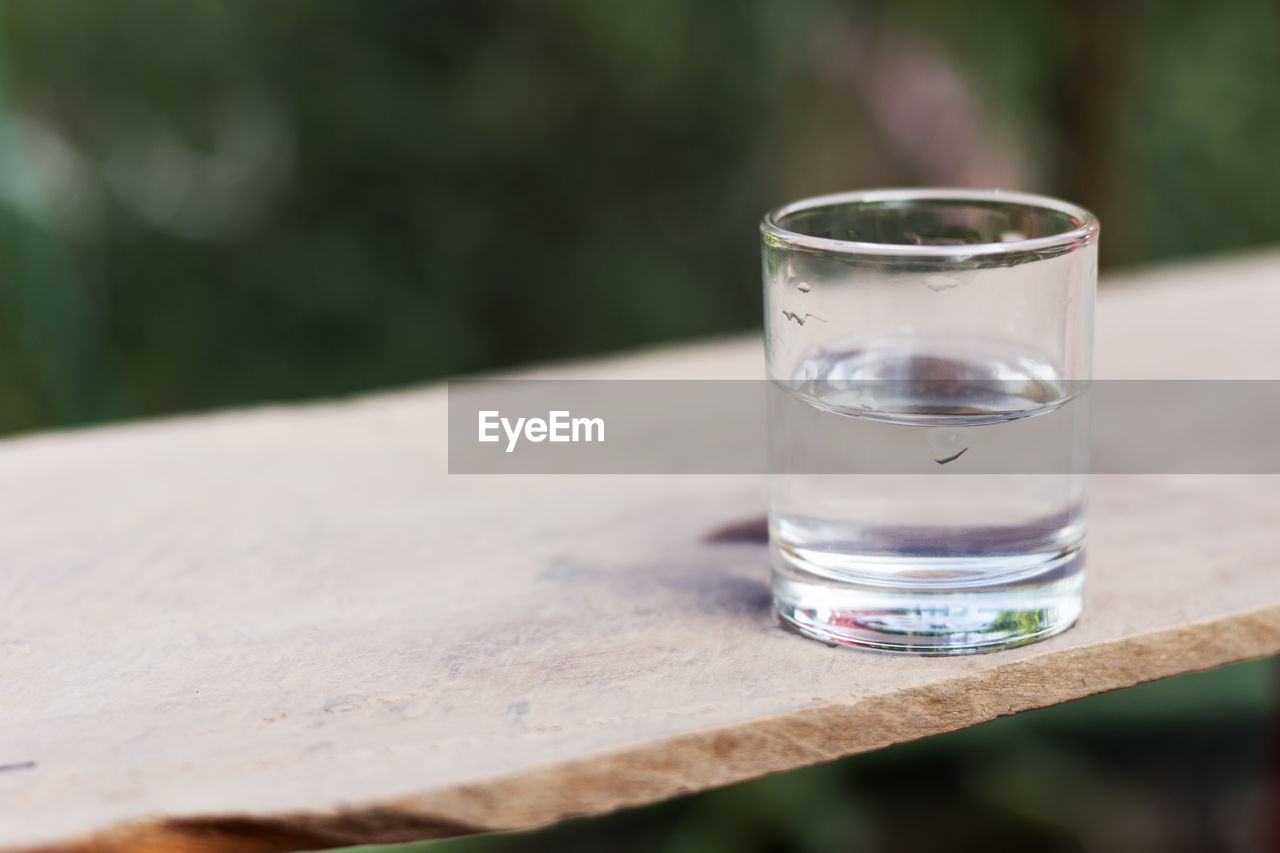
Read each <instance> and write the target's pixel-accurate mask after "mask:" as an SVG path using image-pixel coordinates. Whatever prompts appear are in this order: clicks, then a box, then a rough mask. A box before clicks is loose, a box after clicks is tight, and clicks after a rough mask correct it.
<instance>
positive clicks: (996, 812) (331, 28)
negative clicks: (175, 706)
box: [0, 0, 1280, 853]
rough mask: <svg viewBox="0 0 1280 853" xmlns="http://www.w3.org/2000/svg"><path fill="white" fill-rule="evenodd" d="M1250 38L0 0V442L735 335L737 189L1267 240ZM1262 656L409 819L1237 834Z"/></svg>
mask: <svg viewBox="0 0 1280 853" xmlns="http://www.w3.org/2000/svg"><path fill="white" fill-rule="evenodd" d="M1278 33H1280V22H1278V20H1277V9H1276V6H1275V4H1274V3H1272V2H1270V0H1220V2H1216V3H1198V4H1192V3H1176V4H1171V3H1167V2H1158V0H1131V1H1130V2H1126V0H1120V2H1110V3H1109V2H1104V0H1076V2H1071V3H1018V2H1012V1H1011V0H1001V2H996V0H969V2H965V3H951V2H940V0H939V2H924V0H902V1H901V2H891V3H890V2H885V3H876V2H836V0H789V2H782V0H769V2H765V0H737V1H736V2H728V0H720V1H719V2H712V0H701V2H696V3H695V2H692V0H631V2H617V0H607V2H601V1H600V0H539V1H536V2H535V0H526V1H525V2H514V0H513V2H478V0H466V1H465V2H463V1H462V0H459V1H458V2H445V0H440V2H430V0H424V1H423V2H406V0H377V2H369V0H366V2H356V0H258V2H248V0H240V2H233V0H185V2H181V3H176V2H171V0H131V2H129V3H88V2H83V0H8V2H6V3H5V4H4V5H3V6H0V432H3V433H11V432H16V431H23V430H32V429H38V428H47V427H56V426H67V425H74V424H83V423H92V422H99V421H104V420H111V419H119V418H132V417H140V416H147V415H154V414H160V413H167V412H175V411H190V410H199V409H204V408H210V407H219V406H229V405H241V404H251V403H255V402H260V401H272V400H290V399H303V398H311V397H317V396H326V395H337V394H346V393H352V392H357V391H363V390H368V389H373V388H381V387H391V386H399V385H405V384H411V383H416V382H422V381H426V380H430V379H434V378H439V377H443V376H448V375H457V374H462V373H467V372H471V371H477V370H483V369H486V368H494V367H500V366H508V365H515V364H519V363H522V362H527V361H531V360H544V359H554V358H561V357H566V356H574V355H584V354H591V353H602V352H608V351H613V350H618V349H622V348H627V347H634V346H638V345H644V344H649V343H654V342H659V341H668V340H678V339H689V338H695V337H699V336H705V335H709V334H716V333H723V332H728V331H731V330H747V329H753V328H756V327H758V324H759V314H760V303H759V293H758V290H759V283H758V282H759V279H758V269H757V265H758V250H757V240H758V235H757V232H756V224H757V222H758V220H759V217H760V215H761V214H762V213H763V211H764V210H766V209H767V208H770V207H773V206H776V205H778V204H781V203H783V202H785V201H788V200H791V199H794V198H798V197H802V196H806V195H813V194H817V193H824V192H831V191H836V190H840V189H850V188H856V187H871V186H894V185H912V184H915V185H978V186H1003V187H1007V188H1016V189H1025V190H1032V191H1042V192H1048V193H1052V194H1055V195H1060V196H1063V197H1066V198H1069V199H1071V200H1073V201H1076V202H1079V203H1081V204H1084V205H1086V206H1088V207H1091V208H1093V209H1094V210H1095V211H1096V212H1097V213H1098V214H1099V215H1100V217H1101V219H1102V222H1103V228H1104V234H1105V236H1104V239H1103V241H1102V247H1103V248H1102V252H1103V255H1102V260H1103V264H1104V273H1105V271H1106V270H1107V269H1115V268H1117V267H1119V266H1123V265H1132V264H1141V263H1148V262H1154V261H1176V260H1178V259H1183V258H1192V257H1196V256H1200V255H1204V254H1207V253H1214V252H1231V251H1238V250H1244V249H1248V248H1251V247H1261V246H1267V245H1271V246H1275V245H1277V244H1280V48H1278V46H1277V42H1278V38H1277V35H1278ZM1262 667H1263V665H1261V664H1254V665H1250V666H1249V667H1244V668H1235V669H1228V670H1223V671H1220V672H1217V673H1210V674H1207V675H1193V676H1186V677H1184V678H1180V679H1175V680H1173V681H1171V682H1168V683H1167V684H1163V685H1155V686H1152V687H1148V688H1139V689H1136V690H1132V691H1126V692H1123V693H1119V694H1115V695H1114V696H1108V697H1101V698H1099V699H1096V700H1087V701H1086V702H1082V703H1076V704H1074V705H1069V706H1066V707H1064V708H1061V709H1052V710H1049V711H1044V712H1038V713H1036V714H1031V715H1027V716H1025V717H1017V718H1013V719H1011V720H1004V721H997V722H996V723H993V724H990V725H989V726H985V727H980V728H979V729H975V730H973V731H971V732H962V733H957V734H955V735H949V736H945V737H942V738H935V739H931V740H928V741H925V742H922V743H920V744H911V745H904V746H901V747H895V748H892V749H890V750H886V751H883V752H881V753H875V754H872V755H868V756H862V757H855V758H852V759H849V760H846V761H842V762H837V763H834V764H831V765H827V766H825V767H820V768H814V769H810V770H805V771H798V772H797V773H793V774H786V775H784V776H780V777H775V778H771V779H765V780H760V781H758V782H753V783H749V784H747V785H743V786H736V787H734V788H730V789H727V790H725V791H719V792H711V793H708V794H704V795H701V796H697V797H689V798H684V799H681V800H678V801H675V802H672V803H669V804H664V805H660V806H655V807H652V808H649V809H642V810H636V811H631V812H626V813H623V814H621V815H618V816H615V817H609V818H602V819H599V820H592V821H580V822H572V823H569V824H566V825H564V826H561V827H557V828H554V829H550V830H546V831H544V832H541V833H535V834H533V835H522V836H513V837H499V838H490V839H478V840H469V841H467V840H464V841H459V842H445V843H442V844H440V845H433V846H432V847H430V848H429V849H432V850H435V849H437V848H438V849H439V851H440V853H445V851H450V853H452V851H454V850H457V851H464V850H465V851H497V850H512V851H514V850H521V851H523V850H531V849H560V850H584V851H585V850H648V849H660V850H667V851H695V850H699V851H700V850H706V851H717V850H725V851H730V850H736V851H748V852H749V853H750V852H751V851H760V853H763V851H772V850H791V849H797V850H826V849H857V850H887V849H896V850H903V851H917V850H919V851H924V850H938V849H948V850H958V851H967V850H1042V851H1058V850H1081V851H1111V850H1116V851H1119V850H1125V851H1133V850H1153V851H1157V850H1158V851H1178V850H1186V851H1212V850H1249V849H1259V848H1257V847H1255V846H1252V845H1253V844H1254V843H1255V842H1251V841H1249V840H1248V839H1250V838H1254V839H1256V835H1253V834H1251V833H1252V832H1253V830H1254V829H1256V824H1257V823H1258V821H1259V820H1260V817H1259V816H1260V815H1263V814H1264V813H1265V812H1266V806H1267V803H1268V802H1270V801H1269V800H1267V799H1266V798H1267V797H1268V796H1271V797H1274V790H1273V787H1274V786H1275V784H1277V783H1276V782H1275V779H1273V778H1271V777H1269V776H1267V775H1266V773H1265V772H1264V771H1265V762H1264V761H1263V756H1262V754H1261V753H1262V750H1263V749H1264V746H1266V745H1267V744H1271V743H1272V739H1273V738H1274V734H1272V735H1270V736H1268V735H1266V734H1265V732H1266V730H1267V726H1268V723H1267V719H1268V713H1269V711H1268V708H1269V707H1270V696H1269V695H1268V693H1267V689H1266V685H1267V684H1269V680H1268V679H1266V678H1265V671H1264V669H1263V668H1262ZM1144 691H1145V692H1144ZM1089 703H1092V704H1089ZM1273 747H1274V745H1272V747H1268V748H1273ZM1274 763H1275V762H1274V761H1272V764H1274ZM1273 775H1274V774H1273ZM1268 780H1270V781H1268ZM1268 786H1272V787H1268Z"/></svg>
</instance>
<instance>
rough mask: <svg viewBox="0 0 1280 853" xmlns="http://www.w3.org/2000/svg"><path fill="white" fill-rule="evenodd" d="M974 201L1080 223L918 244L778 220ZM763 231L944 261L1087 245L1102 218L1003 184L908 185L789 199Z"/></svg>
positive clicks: (792, 243)
mask: <svg viewBox="0 0 1280 853" xmlns="http://www.w3.org/2000/svg"><path fill="white" fill-rule="evenodd" d="M929 201H949V202H954V201H969V202H975V203H980V204H990V203H992V202H996V203H999V204H1003V205H1006V206H1008V207H1012V208H1031V209H1034V210H1040V211H1051V212H1053V213H1060V214H1062V215H1064V216H1066V217H1068V218H1069V219H1071V220H1072V221H1073V222H1074V223H1076V225H1075V227H1074V228H1072V229H1070V230H1068V231H1062V232H1059V233H1057V234H1048V235H1045V236H1043V237H1028V238H1024V239H1020V240H1009V241H1007V242H1000V243H960V244H915V243H873V242H865V241H859V240H837V239H834V238H831V237H814V236H812V235H809V234H801V233H800V232H798V231H792V230H790V229H788V228H784V227H783V226H782V225H780V224H779V222H780V221H781V220H782V219H784V218H785V217H787V216H790V215H792V214H795V213H800V212H802V211H806V210H813V209H815V208H820V207H836V206H857V205H870V204H882V203H885V202H929ZM760 233H761V234H762V235H764V236H765V238H766V239H770V238H771V240H772V241H773V243H774V244H775V245H778V246H782V247H787V248H795V249H808V250H811V251H823V252H836V253H840V254H847V255H863V256H872V257H874V256H880V257H898V258H917V259H931V260H939V261H953V262H954V261H965V260H969V259H972V258H980V257H984V256H1007V255H1021V254H1041V253H1043V254H1048V255H1050V256H1054V255H1059V254H1062V253H1063V252H1065V251H1070V250H1072V249H1075V248H1079V247H1082V246H1086V245H1088V244H1090V243H1092V242H1093V241H1094V240H1096V239H1097V236H1098V219H1097V217H1096V216H1094V215H1093V214H1092V213H1090V212H1089V211H1088V210H1086V209H1085V208H1083V207H1080V206H1079V205H1076V204H1071V203H1070V202H1066V201H1062V200H1061V199H1056V198H1053V197H1051V196H1045V195H1036V194H1035V193H1024V192H1014V191H1012V190H1002V189H959V188H954V187H912V188H903V189H877V190H853V191H850V192H842V193H833V194H830V195H820V196H812V197H810V198H804V199H800V200H799V201H793V202H791V203H789V204H785V205H783V206H782V207H779V208H775V209H774V210H771V211H769V212H768V213H766V214H765V215H764V219H762V220H761V222H760Z"/></svg>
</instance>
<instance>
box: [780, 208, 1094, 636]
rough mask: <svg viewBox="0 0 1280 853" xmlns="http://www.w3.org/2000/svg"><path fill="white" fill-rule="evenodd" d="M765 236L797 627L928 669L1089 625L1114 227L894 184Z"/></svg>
mask: <svg viewBox="0 0 1280 853" xmlns="http://www.w3.org/2000/svg"><path fill="white" fill-rule="evenodd" d="M760 230H761V233H762V237H763V240H762V243H763V246H762V254H763V273H764V305H765V350H766V361H767V369H768V376H769V378H770V379H771V380H772V386H773V388H774V393H775V395H776V396H778V397H780V399H781V400H782V401H783V402H782V404H781V405H780V406H772V407H771V412H770V431H771V441H772V445H773V449H774V455H775V459H780V460H781V464H780V465H779V466H778V467H775V469H774V472H773V474H772V476H771V478H770V480H771V488H770V506H769V538H770V551H771V560H772V567H773V583H772V587H773V599H774V606H775V608H776V610H777V612H778V615H779V617H780V618H781V619H782V620H783V622H784V624H786V625H789V626H791V627H793V628H795V629H797V630H799V631H800V632H801V633H803V634H805V635H807V636H810V637H813V638H816V639H820V640H823V641H826V642H828V643H840V644H845V645H853V646H863V647H871V648H876V649H883V650H892V651H902V652H918V653H919V652H923V653H929V654H952V653H966V652H976V651H986V650H991V649H996V648H1002V647H1006V646H1012V645H1017V644H1021V643H1026V642H1031V641H1034V640H1038V639H1042V638H1045V637H1049V636H1051V635H1053V634H1056V633H1058V632H1060V631H1063V630H1065V629H1067V628H1068V627H1070V626H1071V625H1072V624H1073V623H1074V622H1075V621H1076V619H1077V617H1078V616H1079V614H1080V609H1081V592H1082V587H1083V582H1084V541H1085V525H1084V509H1085V487H1086V478H1087V471H1086V468H1085V464H1084V462H1083V461H1082V460H1084V459H1085V458H1086V457H1087V440H1088V429H1087V406H1085V405H1083V401H1084V399H1085V394H1084V393H1083V389H1084V388H1085V387H1087V386H1086V385H1085V383H1086V382H1087V380H1088V379H1089V378H1090V373H1091V370H1092V351H1093V303H1094V290H1095V281H1096V277H1097V276H1096V269H1097V241H1098V224H1097V220H1096V219H1095V217H1094V216H1093V215H1092V214H1091V213H1089V212H1088V211H1086V210H1084V209H1082V208H1080V207H1077V206H1075V205H1073V204H1068V203H1066V202H1062V201H1058V200H1055V199H1052V198H1046V197H1043V196H1037V195H1029V194H1025V193H1014V192H1005V191H999V190H958V189H909V190H875V191H867V192H852V193H843V194H839V195H831V196H823V197H820V198H812V199H806V200H804V201H799V202H795V203H793V204H789V205H786V206H785V207H782V208H780V209H778V210H775V211H773V212H771V213H769V214H767V215H766V216H765V217H764V221H763V222H762V224H761V229H760ZM788 406H789V407H791V410H790V411H791V414H788V411H789V410H788V408H787V407H788ZM797 413H798V414H799V415H801V416H799V417H796V416H794V415H796V414H797ZM1018 448H1021V451H1018V450H1017V449H1018ZM1028 448H1030V450H1028ZM1019 452H1021V453H1022V456H1021V457H1017V454H1018V453H1019ZM859 453H861V454H862V457H861V463H862V467H858V466H856V465H855V466H852V467H851V466H850V462H849V459H850V454H853V455H854V456H856V455H857V454H859ZM1014 457H1017V458H1019V459H1021V458H1023V457H1025V458H1026V459H1031V460H1034V464H1032V465H1029V466H1028V467H1025V468H1020V467H1018V464H1021V463H1018V464H1012V463H1010V462H1009V460H1010V459H1012V458H1014ZM1046 459H1047V460H1059V461H1061V463H1062V464H1056V463H1055V464H1050V465H1046V464H1045V460H1046ZM801 460H802V461H801ZM789 463H791V464H789ZM868 472H876V473H868Z"/></svg>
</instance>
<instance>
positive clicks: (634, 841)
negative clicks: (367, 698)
mask: <svg viewBox="0 0 1280 853" xmlns="http://www.w3.org/2000/svg"><path fill="white" fill-rule="evenodd" d="M1274 667H1275V661H1274V660H1263V661H1254V662H1250V663H1245V664H1236V665H1233V666H1228V667H1223V668H1219V669H1216V670H1212V671H1210V672H1204V673H1192V674H1188V675H1183V676H1178V677H1176V678H1172V679H1168V680H1165V681H1159V682H1154V683H1151V684H1144V685H1139V686H1137V687H1132V688H1129V689H1127V690H1122V691H1119V692H1115V693H1107V694H1102V695H1098V696H1092V697H1089V698H1087V699H1081V700H1078V701H1075V702H1070V703H1067V704H1064V705H1056V706H1053V707H1050V708H1045V709H1042V710H1039V711H1031V712H1028V713H1024V714H1019V715H1016V716H1013V717H1002V718H1000V719H997V720H994V721H992V722H990V723H985V724H983V725H980V726H976V727H974V728H971V729H965V730H962V731H958V732H953V733H950V734H945V735H939V736H936V737H933V738H928V739H926V740H922V741H915V742H911V743H905V744H900V745H897V746H892V747H889V748H887V749H883V750H879V751H877V752H872V753H867V754H864V755H856V756H852V757H849V758H845V759H842V760H840V761H836V762H832V763H829V764H824V765H819V766H817V767H811V768H806V769H803V770H796V771H792V772H790V773H782V774H778V775H775V776H769V777H765V778H763V779H758V780H755V781H751V782H746V783H743V784H740V785H735V786H732V787H729V788H724V789H721V790H717V791H710V792H706V793H702V794H697V795H693V796H687V797H682V798H680V799H677V800H672V801H670V802H666V803H661V804H658V805H654V806H648V807H644V808H638V809H630V810H626V811H622V812H618V813H615V814H612V815H607V816H604V817H599V818H590V819H579V820H574V821H569V822H566V823H561V824H557V825H554V826H551V827H548V828H545V829H541V830H537V831H533V832H525V833H511V834H505V835H485V836H475V837H470V838H460V839H453V840H445V841H437V842H428V843H421V844H408V845H392V846H370V847H359V848H346V850H347V851H348V853H528V852H529V851H542V850H556V851H562V852H563V853H577V852H578V851H583V853H586V851H592V853H594V851H616V853H631V851H636V852H637V853H639V851H645V853H648V851H662V853H720V851H724V853H773V851H813V853H820V852H821V851H828V850H842V851H851V853H853V851H884V850H893V851H898V853H917V851H919V853H933V851H938V850H946V851H951V853H969V852H970V851H972V853H980V852H981V853H985V851H992V850H1027V851H1041V853H1057V852H1058V851H1063V853H1066V851H1071V853H1077V851H1078V853H1113V851H1114V853H1148V851H1150V853H1211V851H1231V850H1236V851H1247V850H1265V849H1274V847H1273V846H1269V845H1267V844H1266V843H1265V837H1264V833H1265V832H1266V831H1267V830H1268V829H1274V826H1270V827H1269V826H1268V822H1269V821H1272V820H1273V815H1274V813H1275V801H1274V797H1275V796H1276V792H1277V790H1280V789H1277V787H1276V785H1277V782H1280V779H1277V774H1278V773H1280V767H1277V765H1276V762H1275V757H1276V753H1275V747H1276V745H1277V744H1276V738H1277V735H1280V729H1278V725H1277V720H1276V718H1275V717H1274V713H1275V712H1274V710H1272V709H1273V698H1274V697H1273V695H1272V687H1273V685H1274V677H1273V672H1274ZM1264 746H1269V747H1270V752H1265V753H1264V751H1263V747H1264Z"/></svg>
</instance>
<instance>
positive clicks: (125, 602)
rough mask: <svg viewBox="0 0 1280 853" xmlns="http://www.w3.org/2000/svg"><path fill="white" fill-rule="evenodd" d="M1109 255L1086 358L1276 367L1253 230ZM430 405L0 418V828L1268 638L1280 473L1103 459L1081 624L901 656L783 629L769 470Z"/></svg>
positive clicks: (388, 401) (955, 696) (896, 703)
mask: <svg viewBox="0 0 1280 853" xmlns="http://www.w3.org/2000/svg"><path fill="white" fill-rule="evenodd" d="M1108 284H1109V286H1108V287H1107V288H1106V289H1105V290H1104V293H1103V296H1102V298H1101V300H1100V304H1099V326H1098V329H1099V332H1098V357H1099V373H1100V374H1101V375H1104V376H1111V377H1123V378H1212V377H1229V378H1280V376H1277V374H1280V342H1278V341H1277V339H1276V338H1275V336H1274V335H1273V331H1272V326H1273V319H1274V317H1276V316H1278V315H1280V255H1277V254H1274V253H1271V254H1261V255H1254V256H1246V257H1241V258H1236V259H1228V260H1223V261H1217V262H1212V263H1204V264H1198V265H1185V266H1180V267H1171V268H1167V269H1161V270H1153V271H1150V272H1147V273H1143V274H1139V275H1131V276H1128V277H1126V278H1124V279H1117V280H1115V281H1111V282H1108ZM761 370H762V366H761V356H760V353H759V342H758V340H756V339H738V340H730V341H725V342H719V343H712V344H705V345H700V346H694V347H680V348H675V349H666V350H656V351H652V352H648V353H641V354H636V355H631V356H627V357H624V358H619V359H611V360H605V361H593V362H584V363H580V364H572V365H562V366H559V367H555V368H544V369H540V370H538V371H535V373H537V374H538V375H556V376H582V377H606V376H618V377H634V378H660V377H669V376H680V377H699V378H716V377H752V376H758V375H760V374H761ZM444 424H445V395H444V392H443V390H442V389H441V388H439V387H429V388H424V389H416V390H411V391H406V392H400V393H393V394H383V395H378V396H373V397H368V398H363V399H357V400H350V401H345V402H338V403H325V404H317V405H309V406H296V407H287V408H285V407H269V408H262V409H256V410H250V411H243V412H235V413H228V414H218V415H212V416H204V417H193V418H174V419H168V420H163V421H154V422H149V423H139V424H130V425H123V426H117V427H110V428H105V429H94V430H84V431H78V432H66V433H58V434H45V435H34V436H28V437H19V438H16V439H11V440H8V441H5V442H3V443H0V482H3V483H4V484H6V486H7V488H5V489H4V490H0V518H3V519H4V525H5V527H4V534H3V536H0V585H2V586H0V685H2V686H0V768H9V769H3V770H0V848H3V849H7V850H17V849H37V848H38V847H39V846H40V845H44V847H43V848H41V849H45V850H76V851H104V852H105V851H112V853H114V852H115V851H123V850H157V851H158V850H190V851H215V850H230V849H235V850H262V851H267V850H273V851H274V850H294V849H319V848H322V847H332V846H337V845H342V844H351V843H357V842H371V841H402V840H411V839H417V838H429V837H441V836H447V835H455V834H461V833H467V832H475V831H483V830H489V829H509V828H518V827H529V826H535V825H538V824H541V823H545V822H548V821H554V820H558V819H561V818H564V817H567V816H571V815H587V814H598V813H601V812H605V811H609V810H611V809H615V808H618V807H621V806H627V805H634V804H639V803H645V802H651V801H655V800H659V799H663V798H667V797H671V796H674V795H677V794H681V793H687V792H691V791H698V790H702V789H706V788H709V787H713V786H718V785H726V784H730V783H733V782H736V781H740V780H743V779H748V778H752V777H756V776H760V775H763V774H766V773H771V772H776V771H779V770H785V769H788V768H793V767H799V766H803V765H807V764H812V763H815V762H820V761H827V760H831V759H833V758H837V757H839V756H843V755H848V754H851V753H855V752H861V751H865V750H871V749H876V748H879V747H882V746H885V745H887V744H891V743H896V742H899V741H904V740H910V739H913V738H919V737H925V736H927V735H930V734H934V733H938V732H943V731H949V730H953V729H957V728H962V727H965V726H969V725H973V724H975V723H979V722H982V721H984V720H989V719H992V718H994V717H996V716H999V715H1002V714H1010V713H1016V712H1018V711H1022V710H1026V709H1029V708H1036V707H1042V706H1045V705H1050V704H1053V703H1056V702H1062V701H1067V700H1070V699H1073V698H1077V697H1080V696H1084V695H1088V694H1091V693H1096V692H1099V691H1104V690H1112V689H1115V688H1119V687H1124V686H1128V685H1131V684H1135V683H1137V682H1140V681H1147V680H1150V679H1155V678H1162V677H1165V676H1169V675H1173V674H1176V673H1180V672H1185V671H1189V670H1195V669H1203V668H1207V667H1212V666H1217V665H1220V664H1223V663H1227V662H1230V661H1236V660H1242V659H1246V658H1250V657H1256V656H1260V655H1266V654H1272V653H1275V652H1277V651H1280V571H1277V568H1280V566H1278V565H1277V559H1276V556H1275V555H1276V553H1277V544H1280V543H1278V538H1280V533H1277V530H1280V527H1278V526H1277V521H1278V520H1280V519H1278V518H1277V514H1278V512H1280V482H1278V481H1280V478H1276V477H1262V476H1255V477H1250V476H1233V477H1228V476H1142V477H1136V476H1131V477H1098V478H1096V479H1095V482H1094V486H1093V493H1092V495H1093V497H1092V503H1091V510H1090V525H1091V527H1090V546H1089V547H1090V552H1089V564H1088V572H1089V581H1088V591H1087V596H1086V597H1087V601H1086V611H1085V616H1084V618H1083V619H1082V620H1081V622H1080V624H1079V625H1078V626H1077V627H1075V628H1074V629H1072V630H1071V631H1069V632H1067V633H1066V634H1064V635H1062V636H1060V637H1056V638H1054V639H1052V640H1049V641H1046V642H1044V643H1040V644H1037V645H1033V646H1028V647H1024V648H1021V649H1015V650H1010V651H1005V652H997V653H993V654H988V655H980V656H973V657H966V658H959V659H939V658H904V657H897V656H884V655H878V654H872V653H865V652H857V651H852V650H847V649H830V648H827V647H825V646H823V645H821V644H818V643H814V642H811V641H807V640H804V639H802V638H800V637H797V636H795V635H793V634H790V633H788V632H786V631H783V630H782V629H780V628H779V627H778V626H777V625H776V623H775V621H774V618H773V616H772V614H771V613H770V610H769V601H768V586H767V582H768V581H767V568H766V565H765V560H764V551H763V548H762V546H761V544H760V541H759V538H760V537H759V535H758V534H759V529H758V521H757V520H758V518H759V516H760V513H761V511H762V507H763V504H764V481H763V479H762V478H756V477H678V476H656V475H654V476H631V477H626V476H619V477H585V476H584V477H572V476H545V477H544V476H537V477H518V476H470V477H464V476H453V477H450V476H449V475H448V474H446V473H445V435H444Z"/></svg>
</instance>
